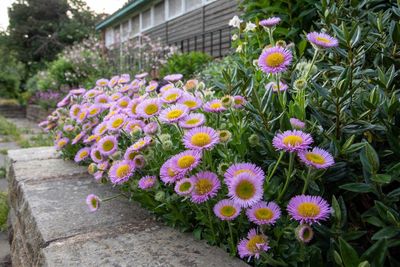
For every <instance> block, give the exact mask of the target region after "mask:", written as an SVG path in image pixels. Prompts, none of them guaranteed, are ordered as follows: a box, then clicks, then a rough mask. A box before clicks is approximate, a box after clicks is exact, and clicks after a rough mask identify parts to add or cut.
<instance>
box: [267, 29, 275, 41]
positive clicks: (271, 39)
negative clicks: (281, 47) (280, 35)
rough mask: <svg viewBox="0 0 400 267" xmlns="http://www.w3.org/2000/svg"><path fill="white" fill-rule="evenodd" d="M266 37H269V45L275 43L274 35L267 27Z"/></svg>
mask: <svg viewBox="0 0 400 267" xmlns="http://www.w3.org/2000/svg"><path fill="white" fill-rule="evenodd" d="M268 37H269V42H270V44H271V45H275V41H274V36H273V34H272V29H271V28H268Z"/></svg>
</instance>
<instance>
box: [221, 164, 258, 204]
mask: <svg viewBox="0 0 400 267" xmlns="http://www.w3.org/2000/svg"><path fill="white" fill-rule="evenodd" d="M263 193H264V191H263V181H262V180H260V179H259V178H258V177H256V176H253V175H251V174H249V173H246V172H244V173H241V174H239V175H237V176H236V177H235V179H233V180H232V181H231V182H230V183H229V184H228V196H229V197H230V198H231V199H232V200H233V201H235V203H237V204H238V205H240V206H241V207H243V208H247V207H251V206H252V205H254V204H255V203H257V202H259V201H260V200H261V199H262V196H263Z"/></svg>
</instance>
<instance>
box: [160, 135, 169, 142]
mask: <svg viewBox="0 0 400 267" xmlns="http://www.w3.org/2000/svg"><path fill="white" fill-rule="evenodd" d="M158 138H160V140H161V141H162V142H165V141H168V140H171V135H169V134H160V135H159V136H158Z"/></svg>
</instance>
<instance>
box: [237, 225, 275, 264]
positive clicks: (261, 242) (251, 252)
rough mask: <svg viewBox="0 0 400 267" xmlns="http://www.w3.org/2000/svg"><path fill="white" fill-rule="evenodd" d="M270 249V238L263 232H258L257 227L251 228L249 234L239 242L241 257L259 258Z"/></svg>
mask: <svg viewBox="0 0 400 267" xmlns="http://www.w3.org/2000/svg"><path fill="white" fill-rule="evenodd" d="M269 249H270V247H269V242H268V238H267V237H266V236H265V235H263V234H257V231H256V229H251V230H250V231H249V233H248V234H247V238H244V239H242V240H240V242H239V244H238V252H239V257H240V258H241V259H243V258H245V257H249V260H250V259H251V257H253V256H254V257H255V258H256V259H258V258H259V257H260V254H261V253H262V252H264V251H268V250H269Z"/></svg>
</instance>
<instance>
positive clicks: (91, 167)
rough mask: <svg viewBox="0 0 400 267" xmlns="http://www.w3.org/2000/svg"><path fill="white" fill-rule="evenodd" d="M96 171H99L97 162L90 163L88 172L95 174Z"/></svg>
mask: <svg viewBox="0 0 400 267" xmlns="http://www.w3.org/2000/svg"><path fill="white" fill-rule="evenodd" d="M95 172H97V165H96V163H90V165H89V166H88V173H89V174H91V175H93V174H94V173H95Z"/></svg>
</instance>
